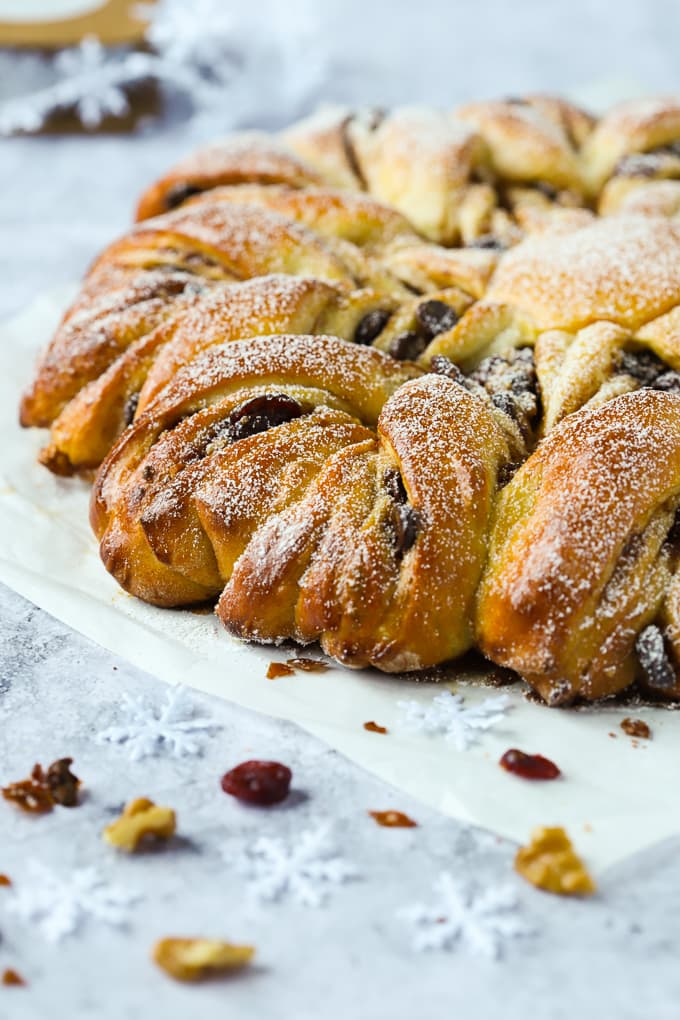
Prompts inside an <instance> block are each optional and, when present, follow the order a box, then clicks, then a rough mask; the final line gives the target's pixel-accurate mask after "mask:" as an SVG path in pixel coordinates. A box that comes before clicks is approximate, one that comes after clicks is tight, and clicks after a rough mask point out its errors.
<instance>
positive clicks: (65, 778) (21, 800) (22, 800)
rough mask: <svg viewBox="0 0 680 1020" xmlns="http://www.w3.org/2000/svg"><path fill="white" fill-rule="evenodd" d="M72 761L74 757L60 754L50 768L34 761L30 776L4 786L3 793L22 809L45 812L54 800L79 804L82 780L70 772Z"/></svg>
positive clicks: (6, 798) (49, 809) (55, 802)
mask: <svg viewBox="0 0 680 1020" xmlns="http://www.w3.org/2000/svg"><path fill="white" fill-rule="evenodd" d="M72 764H73V758H59V759H58V760H57V761H53V762H52V764H51V765H49V766H48V767H47V771H45V770H44V769H43V767H42V765H39V764H35V765H34V766H33V770H32V772H31V775H30V776H29V778H28V779H22V780H20V781H19V782H16V783H9V785H8V786H3V788H2V795H3V797H4V798H5V800H9V801H12V803H14V804H16V805H17V807H20V808H21V809H22V810H23V811H28V812H29V813H31V814H36V815H38V814H46V813H47V812H48V811H51V810H52V808H53V807H54V805H55V804H61V805H62V806H63V807H76V805H77V804H78V787H79V786H80V780H79V779H78V777H77V776H74V775H73V773H72V772H71V770H70V766H71V765H72Z"/></svg>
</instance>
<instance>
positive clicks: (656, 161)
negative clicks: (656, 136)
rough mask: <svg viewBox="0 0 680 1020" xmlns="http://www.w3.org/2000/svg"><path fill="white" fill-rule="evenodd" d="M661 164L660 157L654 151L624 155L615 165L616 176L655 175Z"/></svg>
mask: <svg viewBox="0 0 680 1020" xmlns="http://www.w3.org/2000/svg"><path fill="white" fill-rule="evenodd" d="M660 166H661V159H660V157H659V156H658V155H657V154H655V153H653V152H644V153H635V154H634V155H632V156H624V157H623V159H620V160H619V162H618V163H617V164H616V166H615V167H614V174H613V176H614V177H653V176H654V175H655V174H656V172H657V171H658V170H659V168H660Z"/></svg>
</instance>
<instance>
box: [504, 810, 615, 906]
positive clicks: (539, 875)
mask: <svg viewBox="0 0 680 1020" xmlns="http://www.w3.org/2000/svg"><path fill="white" fill-rule="evenodd" d="M515 871H516V872H517V873H518V874H519V875H521V876H522V878H525V879H526V880H527V882H531V884H532V885H535V886H536V887H537V888H538V889H545V891H546V892H551V893H557V895H559V896H592V894H593V893H594V892H595V883H594V882H593V880H592V878H591V877H590V875H589V874H588V872H587V871H586V868H585V866H584V864H583V862H582V861H581V859H580V857H579V856H578V855H577V853H576V852H575V850H574V848H573V846H572V845H571V840H570V839H569V837H568V835H567V834H566V832H565V831H564V829H562V828H543V827H540V828H537V829H534V831H533V832H532V834H531V842H530V843H529V845H528V846H523V847H520V849H519V850H518V851H517V855H516V857H515Z"/></svg>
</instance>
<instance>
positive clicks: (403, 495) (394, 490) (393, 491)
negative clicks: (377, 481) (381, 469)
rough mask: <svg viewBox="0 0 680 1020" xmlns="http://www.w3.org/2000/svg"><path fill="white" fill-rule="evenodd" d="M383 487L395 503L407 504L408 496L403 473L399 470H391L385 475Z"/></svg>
mask: <svg viewBox="0 0 680 1020" xmlns="http://www.w3.org/2000/svg"><path fill="white" fill-rule="evenodd" d="M383 487H384V488H385V491H386V492H387V495H388V496H389V497H390V499H393V500H394V502H395V503H407V502H408V494H407V492H406V489H405V487H404V482H403V479H402V477H401V473H400V472H399V470H398V469H397V468H389V470H387V471H386V472H385V474H384V475H383Z"/></svg>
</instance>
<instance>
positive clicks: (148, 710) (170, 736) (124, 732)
mask: <svg viewBox="0 0 680 1020" xmlns="http://www.w3.org/2000/svg"><path fill="white" fill-rule="evenodd" d="M122 708H123V715H124V720H123V722H122V723H121V724H120V725H117V726H109V727H108V728H107V729H105V730H102V731H101V732H100V733H98V734H97V736H96V738H95V739H96V740H97V743H99V744H104V743H108V744H125V746H126V749H127V751H128V755H129V758H130V761H139V760H140V759H142V758H149V757H154V756H156V755H158V754H162V753H167V754H169V755H170V757H173V758H186V757H188V756H191V755H199V754H201V752H202V750H203V744H202V742H201V741H200V740H197V739H196V735H197V734H199V733H208V732H209V731H211V730H217V729H221V726H222V724H221V723H218V722H215V721H214V720H212V719H208V718H203V717H201V716H197V715H196V714H195V705H194V703H193V701H192V700H191V698H190V697H189V695H188V693H187V689H186V687H183V686H182V685H181V684H179V685H177V686H175V687H171V688H170V690H169V691H168V692H167V694H166V696H165V701H164V702H163V704H162V705H160V706H154V705H149V704H148V703H147V702H146V701H145V700H144V698H139V697H138V698H132V697H130V695H128V694H125V695H124V696H123V705H122Z"/></svg>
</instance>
